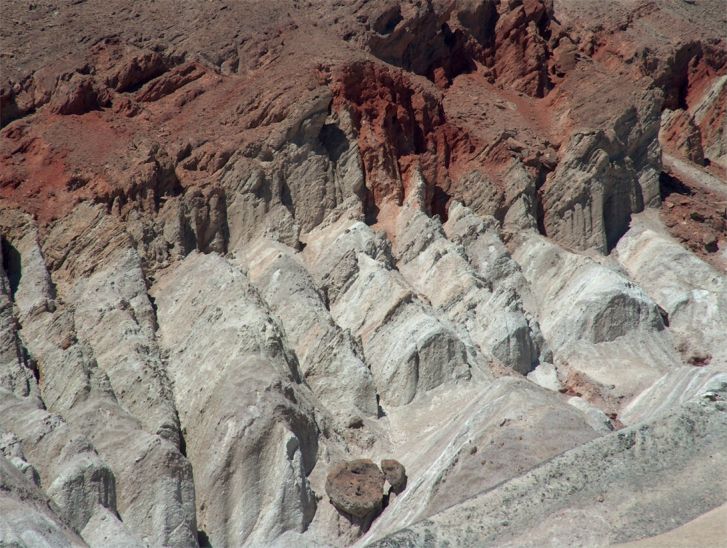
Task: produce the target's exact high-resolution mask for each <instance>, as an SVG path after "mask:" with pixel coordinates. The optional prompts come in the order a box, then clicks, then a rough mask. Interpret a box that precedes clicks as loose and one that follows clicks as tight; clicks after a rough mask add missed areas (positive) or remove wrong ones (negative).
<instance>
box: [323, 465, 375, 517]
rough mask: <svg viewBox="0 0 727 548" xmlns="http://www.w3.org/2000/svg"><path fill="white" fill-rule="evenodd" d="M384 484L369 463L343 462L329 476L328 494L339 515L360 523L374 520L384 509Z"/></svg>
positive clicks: (327, 483) (373, 466) (327, 481)
mask: <svg viewBox="0 0 727 548" xmlns="http://www.w3.org/2000/svg"><path fill="white" fill-rule="evenodd" d="M384 480H385V476H384V474H383V473H382V472H381V470H379V467H378V466H376V465H375V464H374V463H373V462H372V461H371V460H369V459H360V460H353V461H349V462H344V463H341V464H338V465H336V466H335V467H333V469H331V471H330V472H328V478H327V479H326V494H327V495H328V497H329V498H330V500H331V504H333V506H335V507H336V508H337V509H338V510H339V511H341V512H344V513H345V514H349V515H351V516H354V517H356V518H359V519H367V518H373V517H376V515H377V514H378V513H379V512H380V511H381V508H382V502H383V498H384Z"/></svg>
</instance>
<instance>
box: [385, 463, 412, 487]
mask: <svg viewBox="0 0 727 548" xmlns="http://www.w3.org/2000/svg"><path fill="white" fill-rule="evenodd" d="M381 471H382V472H383V473H384V477H386V481H388V482H389V485H391V490H392V491H393V492H394V493H397V494H398V493H401V492H402V491H403V490H404V489H406V480H407V477H406V468H404V465H403V464H401V463H400V462H399V461H398V460H394V459H384V460H382V461H381Z"/></svg>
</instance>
